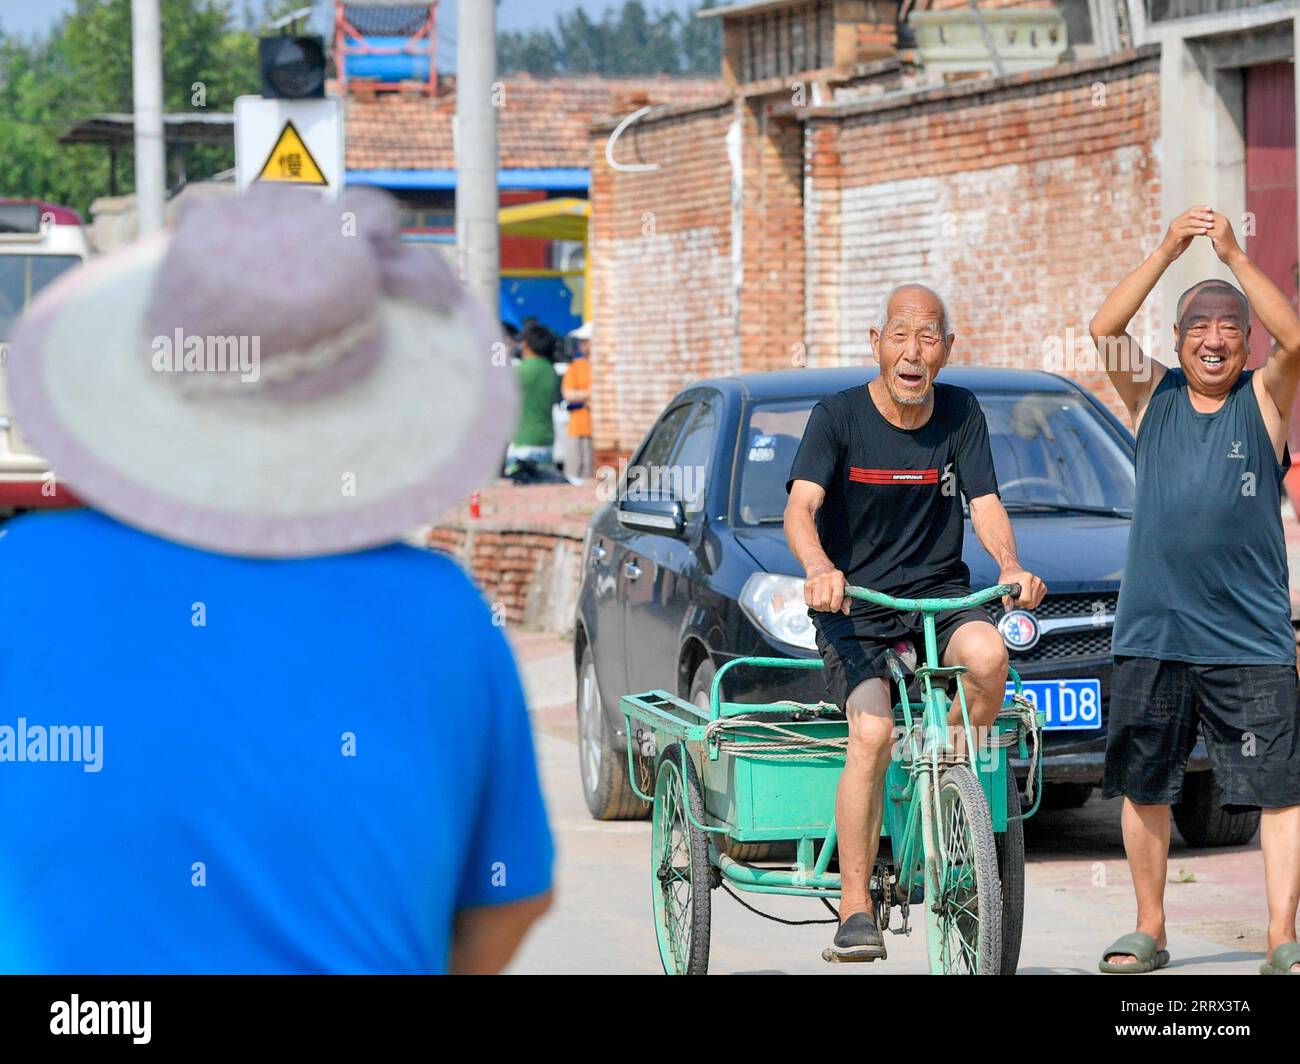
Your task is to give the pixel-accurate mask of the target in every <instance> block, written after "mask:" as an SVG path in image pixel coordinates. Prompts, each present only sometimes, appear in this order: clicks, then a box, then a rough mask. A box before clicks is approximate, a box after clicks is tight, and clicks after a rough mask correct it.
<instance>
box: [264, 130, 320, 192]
mask: <svg viewBox="0 0 1300 1064" xmlns="http://www.w3.org/2000/svg"><path fill="white" fill-rule="evenodd" d="M256 180H258V181H286V182H289V183H290V184H294V185H328V184H329V182H328V181H327V180H325V175H324V174H323V173H321V169H320V167H319V166H318V165H317V164H316V160H315V158H314V157H313V156H312V153H311V152H310V151H308V150H307V143H306V141H304V140H303V139H302V135H301V134H300V133H299V132H298V130H297V127H295V126H294V124H293V122H292V121H289V122H286V123H285V124H284V129H283V130H282V131H281V133H280V136H279V138H278V139H277V140H276V142H275V147H273V148H272V149H271V154H270V155H268V156H267V157H266V162H264V163H263V164H262V169H261V172H260V173H258V175H257V178H256Z"/></svg>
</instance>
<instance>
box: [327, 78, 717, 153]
mask: <svg viewBox="0 0 1300 1064" xmlns="http://www.w3.org/2000/svg"><path fill="white" fill-rule="evenodd" d="M448 80H451V79H448ZM503 83H504V89H505V99H504V103H503V105H502V106H501V108H500V110H499V111H498V117H497V140H498V145H499V150H500V159H501V167H502V168H503V169H507V170H511V169H549V168H562V167H586V166H587V165H588V164H589V161H590V160H589V148H588V135H587V129H588V126H589V125H590V124H591V120H592V118H593V116H605V115H610V114H626V113H628V112H630V111H632V110H635V109H636V108H637V107H640V106H642V105H643V104H645V103H672V104H690V103H703V102H707V101H710V100H725V99H726V98H727V94H726V90H725V88H724V86H723V82H722V79H721V78H674V77H640V78H601V77H580V78H534V77H530V76H528V75H526V74H521V75H515V76H511V77H507V78H504V79H503ZM344 114H345V116H346V123H347V139H346V143H347V168H348V169H349V170H442V169H453V168H454V167H455V165H456V160H455V155H454V153H453V151H452V140H451V128H452V120H453V118H454V117H455V114H456V90H455V85H454V82H453V83H452V84H450V85H447V86H445V87H444V89H443V91H442V94H441V95H439V96H436V97H433V98H429V97H427V96H423V95H418V94H414V93H406V92H387V93H381V94H378V95H375V96H363V95H351V96H349V97H348V98H347V99H346V100H345V103H344Z"/></svg>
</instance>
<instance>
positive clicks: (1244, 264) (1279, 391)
mask: <svg viewBox="0 0 1300 1064" xmlns="http://www.w3.org/2000/svg"><path fill="white" fill-rule="evenodd" d="M1213 217H1214V225H1213V228H1212V229H1211V231H1210V241H1211V243H1213V244H1214V253H1215V254H1216V255H1218V256H1219V259H1220V260H1221V261H1222V262H1223V264H1224V265H1225V266H1227V267H1228V269H1230V270H1231V271H1232V273H1233V276H1235V277H1236V278H1237V280H1238V282H1239V283H1240V284H1241V290H1242V291H1243V292H1245V293H1246V298H1247V299H1248V300H1250V306H1251V309H1252V310H1253V311H1254V312H1255V316H1256V317H1257V318H1259V323H1260V325H1262V326H1264V330H1265V331H1266V332H1267V333H1268V334H1269V336H1271V337H1272V338H1273V339H1274V340H1275V341H1276V342H1277V348H1276V350H1275V351H1274V353H1273V357H1272V358H1270V359H1269V360H1268V362H1267V363H1266V364H1265V365H1264V369H1263V374H1262V375H1263V378H1264V388H1265V390H1266V391H1267V392H1268V395H1269V398H1270V399H1272V400H1273V404H1274V406H1275V407H1276V408H1277V411H1278V413H1279V414H1280V415H1281V416H1282V420H1283V422H1284V423H1285V422H1287V421H1289V420H1290V418H1291V407H1292V405H1293V404H1294V403H1295V395H1296V388H1297V385H1300V318H1298V317H1296V312H1295V310H1294V309H1293V308H1292V306H1291V302H1290V300H1288V299H1287V298H1286V296H1284V295H1283V294H1282V292H1281V291H1280V290H1279V289H1278V287H1277V285H1275V284H1274V283H1273V282H1272V281H1271V280H1269V278H1268V275H1267V274H1265V273H1264V271H1263V270H1261V269H1260V268H1259V267H1258V266H1256V265H1255V263H1253V262H1252V261H1251V260H1250V258H1249V257H1248V256H1247V255H1246V253H1245V252H1244V251H1243V250H1242V249H1241V246H1240V245H1239V244H1238V243H1237V237H1236V234H1235V233H1233V231H1232V225H1231V224H1230V223H1229V222H1228V219H1227V218H1225V217H1224V216H1223V215H1222V214H1219V213H1217V212H1216V213H1215V214H1214V216H1213Z"/></svg>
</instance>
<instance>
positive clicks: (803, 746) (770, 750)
mask: <svg viewBox="0 0 1300 1064" xmlns="http://www.w3.org/2000/svg"><path fill="white" fill-rule="evenodd" d="M774 704H776V705H787V704H788V705H799V703H797V702H795V703H785V702H780V703H774ZM822 704H823V705H825V704H826V703H822ZM748 729H756V731H750V730H748ZM726 732H736V733H737V734H738V735H743V736H745V737H746V738H747V739H749V740H750V741H749V742H738V741H737V740H736V739H729V738H727V737H726V736H725V733H726ZM704 739H705V742H708V743H711V744H712V743H716V744H717V747H718V750H719V751H721V752H722V753H726V754H733V755H741V756H744V757H753V758H759V759H762V760H767V761H801V760H802V761H814V760H817V759H819V758H824V757H826V756H828V755H829V754H843V753H844V752H845V751H846V750H847V749H848V745H849V737H848V736H847V735H843V736H839V737H834V736H825V737H823V736H818V735H808V734H807V733H805V732H799V731H794V730H792V729H790V728H787V727H784V726H782V725H780V724H778V723H776V722H775V721H769V720H756V719H754V718H750V717H719V718H718V719H717V720H711V721H709V723H708V724H706V725H705V726H704Z"/></svg>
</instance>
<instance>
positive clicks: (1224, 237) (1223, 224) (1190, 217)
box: [1162, 206, 1241, 263]
mask: <svg viewBox="0 0 1300 1064" xmlns="http://www.w3.org/2000/svg"><path fill="white" fill-rule="evenodd" d="M1198 236H1205V237H1209V238H1210V243H1212V244H1213V245H1214V253H1215V254H1216V255H1218V256H1219V259H1220V260H1221V261H1223V262H1225V263H1226V262H1229V261H1230V260H1231V259H1232V257H1233V256H1234V255H1235V254H1238V253H1239V252H1240V251H1241V248H1240V246H1239V245H1238V244H1237V237H1236V234H1235V233H1233V231H1232V223H1231V222H1229V221H1228V219H1227V217H1226V216H1225V215H1223V214H1220V213H1219V212H1218V211H1216V210H1213V209H1212V208H1210V207H1206V206H1199V207H1188V208H1187V210H1185V211H1183V213H1182V214H1180V215H1179V216H1178V217H1177V218H1175V219H1174V220H1173V221H1172V222H1170V223H1169V231H1168V232H1166V233H1165V238H1164V240H1163V241H1162V246H1163V247H1164V249H1165V250H1166V252H1167V253H1168V254H1169V257H1170V259H1171V260H1173V259H1176V258H1178V256H1179V255H1181V254H1182V253H1183V252H1184V251H1186V250H1187V248H1188V247H1189V246H1190V245H1191V242H1192V240H1193V239H1195V238H1196V237H1198Z"/></svg>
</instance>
